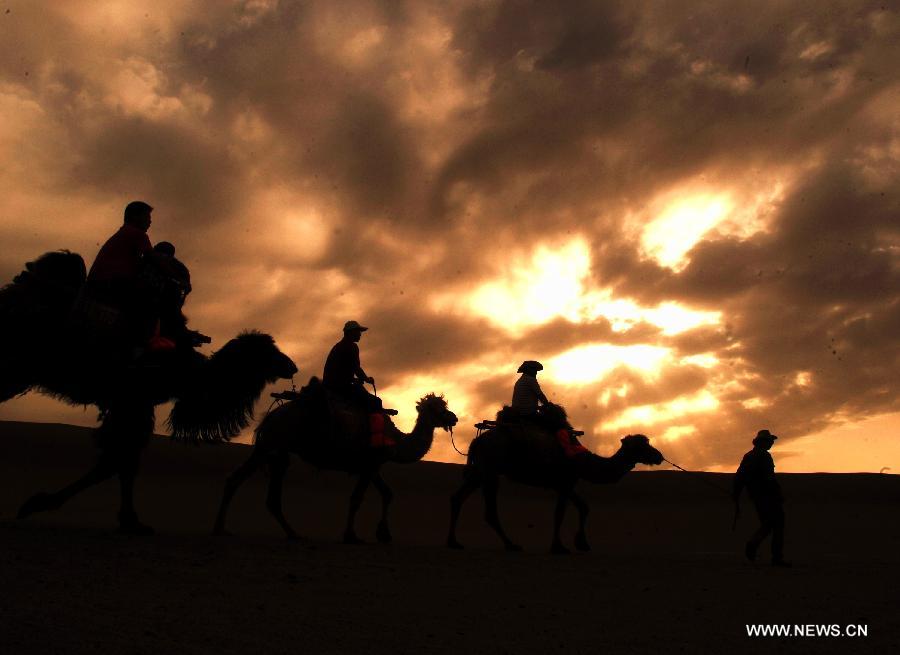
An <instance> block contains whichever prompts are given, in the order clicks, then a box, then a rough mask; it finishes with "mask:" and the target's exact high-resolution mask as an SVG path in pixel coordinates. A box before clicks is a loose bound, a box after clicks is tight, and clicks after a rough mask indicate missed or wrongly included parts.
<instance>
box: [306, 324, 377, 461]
mask: <svg viewBox="0 0 900 655" xmlns="http://www.w3.org/2000/svg"><path fill="white" fill-rule="evenodd" d="M368 329H369V328H367V327H363V326H362V325H360V324H359V323H357V322H356V321H347V322H346V323H345V324H344V338H343V339H341V340H340V341H338V342H337V343H336V344H334V346H333V347H332V348H331V351H330V352H329V353H328V358H327V359H326V360H325V372H324V374H323V375H322V384H324V385H325V387H326V388H327V389H329V390H330V391H332V392H333V393H335V394H337V395H338V396H340V397H342V398H345V399H346V400H348V401H350V402H351V403H353V404H354V405H356V406H357V407H361V408H363V409H364V410H365V411H366V413H367V414H368V415H369V429H370V432H371V436H372V445H373V446H375V447H383V446H392V445H394V443H393V440H391V439H390V438H389V437H385V436H384V414H383V410H382V406H381V400H380V399H379V398H378V397H377V396H373V395H372V394H370V393H369V392H368V391H366V389H365V387H363V384H365V383H366V382H368V383H369V384H373V383H374V382H375V379H374V378H372V377H371V376H369V375H366V372H365V371H364V370H363V368H362V366H361V365H360V361H359V346H357V345H356V344H357V343H359V340H360V339H361V338H362V333H363V332H365V331H366V330H368Z"/></svg>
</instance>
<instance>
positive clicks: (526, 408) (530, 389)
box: [510, 359, 549, 418]
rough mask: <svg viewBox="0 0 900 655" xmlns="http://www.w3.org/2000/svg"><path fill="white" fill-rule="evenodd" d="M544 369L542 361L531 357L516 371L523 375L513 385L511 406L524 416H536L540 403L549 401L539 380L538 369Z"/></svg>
mask: <svg viewBox="0 0 900 655" xmlns="http://www.w3.org/2000/svg"><path fill="white" fill-rule="evenodd" d="M543 370H544V367H543V365H542V364H541V363H540V362H536V361H534V360H531V359H529V360H526V361H524V362H522V365H521V366H520V367H519V370H518V371H516V372H517V373H521V374H522V376H521V377H520V378H519V379H518V380H516V384H515V386H514V387H513V395H512V403H511V405H510V407H512V408H513V410H514V411H516V412H518V413H519V414H520V415H521V416H522V417H523V418H534V417H535V416H536V415H537V413H538V407H539V405H546V404H547V402H549V401H548V400H547V396H545V395H544V392H543V391H542V390H541V385H539V384H538V381H537V374H538V371H543Z"/></svg>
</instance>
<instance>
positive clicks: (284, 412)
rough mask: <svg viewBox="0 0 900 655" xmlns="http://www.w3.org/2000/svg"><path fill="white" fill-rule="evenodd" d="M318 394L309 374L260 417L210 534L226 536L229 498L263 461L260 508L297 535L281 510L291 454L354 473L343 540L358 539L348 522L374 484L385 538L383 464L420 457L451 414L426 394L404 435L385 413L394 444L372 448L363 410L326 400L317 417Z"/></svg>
mask: <svg viewBox="0 0 900 655" xmlns="http://www.w3.org/2000/svg"><path fill="white" fill-rule="evenodd" d="M324 395H325V389H324V386H323V385H322V383H320V382H319V380H318V379H316V378H312V379H311V380H310V382H309V384H308V385H307V386H305V387H304V388H303V389H302V390H301V391H300V396H299V398H297V399H296V400H292V401H290V402H288V403H287V404H285V405H282V406H281V407H278V408H276V409H275V410H274V411H272V412H271V413H269V415H268V416H266V417H265V418H264V419H263V421H262V422H261V423H260V425H259V427H257V428H256V440H255V446H254V448H253V452H252V453H251V455H250V457H249V459H247V461H246V462H244V464H243V465H241V466H240V467H239V468H238V469H237V470H236V471H235V472H234V473H232V474H231V475H230V476H229V477H228V480H227V481H226V483H225V491H224V493H223V494H222V503H221V505H220V506H219V512H218V514H217V516H216V522H215V526H214V528H213V533H214V534H227V532H226V530H225V517H226V514H227V512H228V506H229V504H230V503H231V499H232V498H233V497H234V494H235V493H236V492H237V490H238V488H239V487H240V486H241V484H243V483H244V481H245V480H247V478H249V477H250V476H251V475H252V474H253V472H254V471H255V470H256V469H257V468H259V467H260V466H261V465H262V464H264V463H265V464H267V465H268V471H269V490H268V495H267V499H266V507H268V509H269V511H270V512H271V513H272V515H273V516H274V517H275V520H276V521H278V524H279V525H281V527H282V528H283V529H284V531H285V533H286V534H287V536H288V538H289V539H296V538H297V533H296V532H294V530H293V528H291V526H290V525H288V522H287V521H286V520H285V518H284V514H283V513H282V511H281V490H282V484H283V481H284V475H285V472H286V471H287V468H288V465H289V463H290V454H291V453H295V454H297V455H299V456H300V458H301V459H303V460H304V461H306V462H308V463H310V464H312V465H313V466H315V467H316V468H317V469H329V470H334V471H346V472H348V473H350V474H352V475H355V476H357V481H356V486H355V487H354V488H353V493H352V494H351V496H350V508H349V511H348V513H347V525H346V528H345V530H344V543H348V544H355V543H360V539H359V537H357V536H356V530H355V528H354V522H355V518H356V512H357V510H358V509H359V507H360V505H361V504H362V501H363V497H364V495H365V492H366V489H368V487H369V485H370V484H373V485H375V488H376V489H377V490H378V492H379V493H380V494H381V520H380V521H379V523H378V529H377V531H376V536H377V538H378V541H380V542H382V543H387V542H390V541H391V532H390V529H389V527H388V521H387V513H388V506H389V504H390V502H391V500H392V498H393V493H392V492H391V490H390V488H389V487H388V485H387V483H385V481H384V480H383V479H382V477H381V472H380V471H381V466H382V465H383V464H384V463H385V462H396V463H399V464H410V463H412V462H417V461H419V460H421V459H422V458H423V457H424V456H425V455H426V454H427V453H428V451H429V449H430V448H431V444H432V442H433V440H434V430H435V428H443V429H444V430H452V429H453V426H454V425H456V415H455V414H454V413H453V412H451V411H450V410H449V409H448V407H447V401H446V400H444V398H443V396H435V395H434V394H428V395H426V396H424V397H423V398H422V399H421V400H419V402H418V403H416V412H417V413H418V416H417V418H416V425H415V427H414V428H413V431H412V432H411V433H410V434H403V433H402V432H400V431H399V430H398V429H397V428H396V427H395V426H394V424H393V422H392V421H391V420H390V418H388V417H385V423H386V426H385V432H386V436H387V437H389V438H390V440H391V442H392V443H394V444H395V445H393V446H392V447H390V448H378V449H375V448H370V447H369V446H368V444H367V442H366V436H367V434H368V424H367V421H366V414H365V412H364V411H363V410H362V409H360V408H356V409H354V410H352V411H350V410H348V409H347V408H346V407H344V408H342V407H339V406H335V405H330V404H327V403H326V407H328V414H327V415H326V416H324V417H323V416H322V414H321V409H320V408H321V407H322V405H323V402H325V400H324V399H323V396H324Z"/></svg>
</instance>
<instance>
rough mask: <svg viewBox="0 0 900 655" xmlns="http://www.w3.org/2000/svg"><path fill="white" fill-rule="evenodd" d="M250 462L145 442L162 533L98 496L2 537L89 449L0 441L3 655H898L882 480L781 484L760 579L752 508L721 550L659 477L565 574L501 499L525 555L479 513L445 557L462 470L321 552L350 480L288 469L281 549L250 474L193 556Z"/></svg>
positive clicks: (626, 492)
mask: <svg viewBox="0 0 900 655" xmlns="http://www.w3.org/2000/svg"><path fill="white" fill-rule="evenodd" d="M438 438H446V437H444V436H443V435H442V434H441V435H440V436H439V437H438ZM247 453H248V448H247V447H246V446H240V445H228V446H219V447H208V446H206V447H192V446H183V445H178V444H173V443H171V442H169V441H167V440H165V439H154V440H153V443H152V445H151V447H150V448H149V450H148V452H147V456H146V458H145V460H144V465H143V467H142V474H141V476H140V478H139V479H138V485H137V503H138V509H139V511H140V513H141V516H142V518H143V519H144V520H145V521H147V522H148V523H150V524H151V525H153V526H154V527H155V528H156V529H157V531H158V533H159V534H158V535H157V536H154V537H149V538H129V537H122V536H119V535H116V534H115V533H114V531H113V529H112V528H113V525H114V520H115V512H116V509H117V503H118V489H117V486H116V484H115V482H108V483H106V484H104V485H101V486H100V487H97V488H96V489H93V490H91V491H89V492H87V493H85V494H83V495H82V496H81V497H78V498H76V499H75V500H73V501H72V502H71V503H70V504H69V505H67V506H66V507H65V508H63V509H62V510H60V511H59V512H55V513H52V514H44V515H39V516H36V517H33V518H31V519H29V520H27V521H16V520H14V518H13V517H14V515H15V512H16V509H17V508H18V505H19V504H20V503H21V502H22V500H24V499H25V498H26V497H27V496H28V495H30V494H31V493H33V492H35V491H37V490H50V489H55V488H58V487H59V486H61V485H62V484H64V483H66V482H68V481H70V479H73V478H74V477H76V476H77V475H80V474H81V473H82V472H83V470H84V469H86V467H87V466H88V465H89V464H90V463H91V461H92V457H93V450H92V447H91V442H90V431H89V430H85V429H82V428H73V427H68V426H59V425H38V424H23V423H0V538H2V545H0V590H2V591H0V598H2V601H0V602H2V606H0V644H2V649H3V652H5V653H15V654H19V653H56V652H59V653H62V652H67V653H68V652H75V653H100V652H128V653H174V652H184V653H253V654H256V653H270V652H276V653H277V652H284V653H288V652H290V653H322V652H325V653H371V652H374V653H382V652H384V653H432V652H437V653H467V652H473V653H553V652H562V653H671V652H684V653H696V652H717V653H721V652H726V653H744V652H747V653H749V652H760V651H763V650H771V649H772V648H775V649H776V650H778V651H784V652H810V653H819V652H900V618H898V616H900V613H898V605H900V603H898V601H900V594H898V591H897V581H898V572H900V523H898V520H897V518H898V510H900V479H898V478H897V477H896V476H879V475H862V474H861V475H828V474H821V475H819V474H816V475H783V476H781V479H782V485H783V488H784V490H785V494H786V496H787V497H788V499H789V503H788V505H787V506H786V509H787V512H788V530H787V553H788V556H789V557H790V558H792V559H793V560H794V561H795V564H796V565H795V567H794V568H793V569H789V570H776V569H772V568H770V567H769V566H767V565H765V564H764V563H763V564H759V565H755V566H754V565H751V564H749V563H747V562H745V561H744V560H743V559H742V556H741V554H740V553H741V548H742V544H743V540H744V539H745V538H746V536H747V534H748V533H749V532H750V531H751V530H752V529H753V527H754V517H753V513H752V509H751V507H750V506H749V504H747V503H746V502H745V506H744V510H745V511H744V518H743V519H742V521H741V523H740V525H739V527H738V530H737V532H732V531H731V506H730V503H729V501H728V499H727V497H725V496H724V495H720V494H718V493H717V492H716V490H714V489H712V488H710V487H708V486H706V485H704V484H701V483H699V482H698V481H697V480H695V479H692V478H691V477H689V476H687V475H686V474H684V473H679V472H669V471H653V472H643V471H642V472H635V473H632V474H631V475H629V476H627V477H626V478H625V479H624V480H623V481H622V482H621V483H619V484H617V485H615V486H604V487H592V486H590V485H587V484H584V483H582V485H581V487H580V489H581V490H582V492H584V495H585V496H586V497H587V499H588V500H589V502H590V503H591V505H592V508H593V513H592V516H591V520H590V525H589V537H590V540H591V543H592V545H593V546H594V550H593V552H591V553H589V554H576V555H572V556H569V557H553V556H550V555H546V554H544V553H545V552H546V551H547V549H548V547H549V542H550V523H551V514H552V509H553V499H552V497H551V495H550V494H549V493H548V492H544V491H541V490H535V489H529V488H525V487H521V486H518V485H513V484H510V483H506V482H504V483H503V487H502V492H501V499H500V511H501V514H502V516H503V519H504V522H505V524H506V527H507V529H508V531H509V532H510V534H511V535H512V536H513V537H514V538H516V539H518V540H520V541H521V542H522V543H523V545H525V546H526V548H527V549H528V552H527V553H525V554H522V555H508V554H507V553H505V552H504V551H503V550H502V549H501V547H500V544H499V541H498V540H497V539H496V537H495V536H494V535H493V533H491V532H490V531H489V530H488V528H487V527H486V526H485V525H484V522H483V520H482V516H481V515H482V503H481V499H480V497H479V496H475V497H473V498H472V499H471V500H470V501H469V503H468V504H467V505H466V507H465V510H464V513H463V517H462V521H461V524H460V531H459V537H460V540H461V541H462V542H463V543H464V544H466V546H467V550H466V551H464V552H454V551H450V550H447V549H445V548H444V547H443V546H442V544H443V540H444V537H445V531H446V527H447V515H448V498H449V495H450V493H451V492H452V491H453V489H454V488H455V486H456V485H457V484H458V482H459V479H460V471H461V469H460V467H458V466H455V465H448V464H435V463H421V464H417V465H413V466H407V467H402V466H397V465H389V466H387V467H385V479H386V480H387V481H388V483H389V484H391V485H392V487H393V488H394V490H395V492H396V501H395V504H394V508H393V514H392V528H393V532H394V539H395V543H394V545H392V546H380V545H377V544H372V545H364V546H359V547H351V546H343V545H340V544H339V543H337V539H338V536H339V535H340V534H341V531H342V524H343V518H344V514H345V510H346V505H347V498H348V495H349V492H350V488H351V480H350V479H348V477H347V476H346V475H342V474H335V473H316V472H314V471H312V470H310V469H309V468H307V467H306V466H305V465H302V464H300V462H299V461H298V460H296V459H295V460H294V461H293V466H292V468H291V471H290V472H289V474H288V481H287V485H286V488H285V512H286V515H287V517H288V519H289V520H290V521H291V522H292V523H293V524H294V527H295V528H296V529H297V530H298V532H300V533H301V534H303V535H304V536H305V537H307V540H306V541H304V542H301V543H289V542H287V541H286V540H285V539H284V538H283V536H282V533H281V531H280V528H278V526H277V525H276V524H275V522H274V521H273V520H272V519H271V518H270V517H269V516H268V514H267V513H266V511H265V509H264V505H263V500H264V488H265V476H264V475H263V474H258V475H257V476H255V477H254V478H253V479H251V481H250V482H248V483H247V484H246V485H245V486H244V488H243V489H242V490H241V493H240V494H239V495H238V497H237V498H236V500H235V502H234V504H233V506H232V511H231V514H230V517H229V525H228V527H229V529H230V530H231V531H232V532H234V533H235V535H236V536H235V537H230V538H215V537H211V536H209V535H208V533H209V529H210V527H211V525H212V521H213V516H214V512H215V509H216V506H217V503H218V500H219V494H220V492H221V488H222V483H223V481H224V479H225V476H226V475H227V474H228V473H229V472H230V471H231V470H232V469H233V468H234V467H235V466H237V465H238V464H239V463H240V462H241V461H242V460H243V458H244V457H246V454H247ZM775 455H776V461H777V452H776V453H775ZM706 478H707V480H709V481H711V482H712V483H714V484H717V485H720V486H722V487H724V488H727V487H728V485H729V484H730V476H727V475H713V474H709V475H707V476H706ZM377 511H378V501H377V494H375V493H374V490H371V491H370V495H369V496H368V498H367V501H366V504H365V506H364V508H363V511H362V512H361V514H360V517H359V522H358V531H359V533H360V535H361V536H363V537H364V538H368V539H372V540H374V527H375V522H376V516H377ZM574 519H575V516H574V512H572V514H571V516H569V520H568V522H567V525H566V528H565V532H564V534H565V540H566V541H567V542H568V543H569V544H571V539H572V535H573V534H574ZM765 561H766V559H763V562H765ZM764 622H765V623H779V624H782V623H785V624H786V623H790V624H841V625H844V624H850V623H853V624H864V625H867V626H868V632H869V634H868V637H866V638H855V639H851V638H812V637H806V638H801V637H795V638H787V637H781V638H749V637H747V636H746V631H745V624H748V623H764Z"/></svg>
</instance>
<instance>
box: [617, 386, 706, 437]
mask: <svg viewBox="0 0 900 655" xmlns="http://www.w3.org/2000/svg"><path fill="white" fill-rule="evenodd" d="M718 406H719V401H718V400H717V399H716V397H715V396H713V395H712V394H711V393H710V392H709V391H707V390H706V389H704V390H702V391H700V392H699V393H696V394H694V395H693V396H680V397H678V398H676V399H675V400H671V401H669V402H667V403H657V404H655V405H637V406H634V407H629V408H628V409H626V410H625V411H623V412H621V413H620V414H619V415H618V416H616V417H615V418H614V419H612V420H609V421H606V422H604V423H602V424H601V425H600V429H601V430H605V431H616V430H621V429H622V428H636V427H645V426H647V425H655V424H657V423H663V422H665V421H671V420H673V419H676V418H680V417H682V416H686V415H690V414H698V413H702V412H711V411H713V410H715V409H716V408H718ZM682 434H684V433H682ZM679 436H681V435H679Z"/></svg>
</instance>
